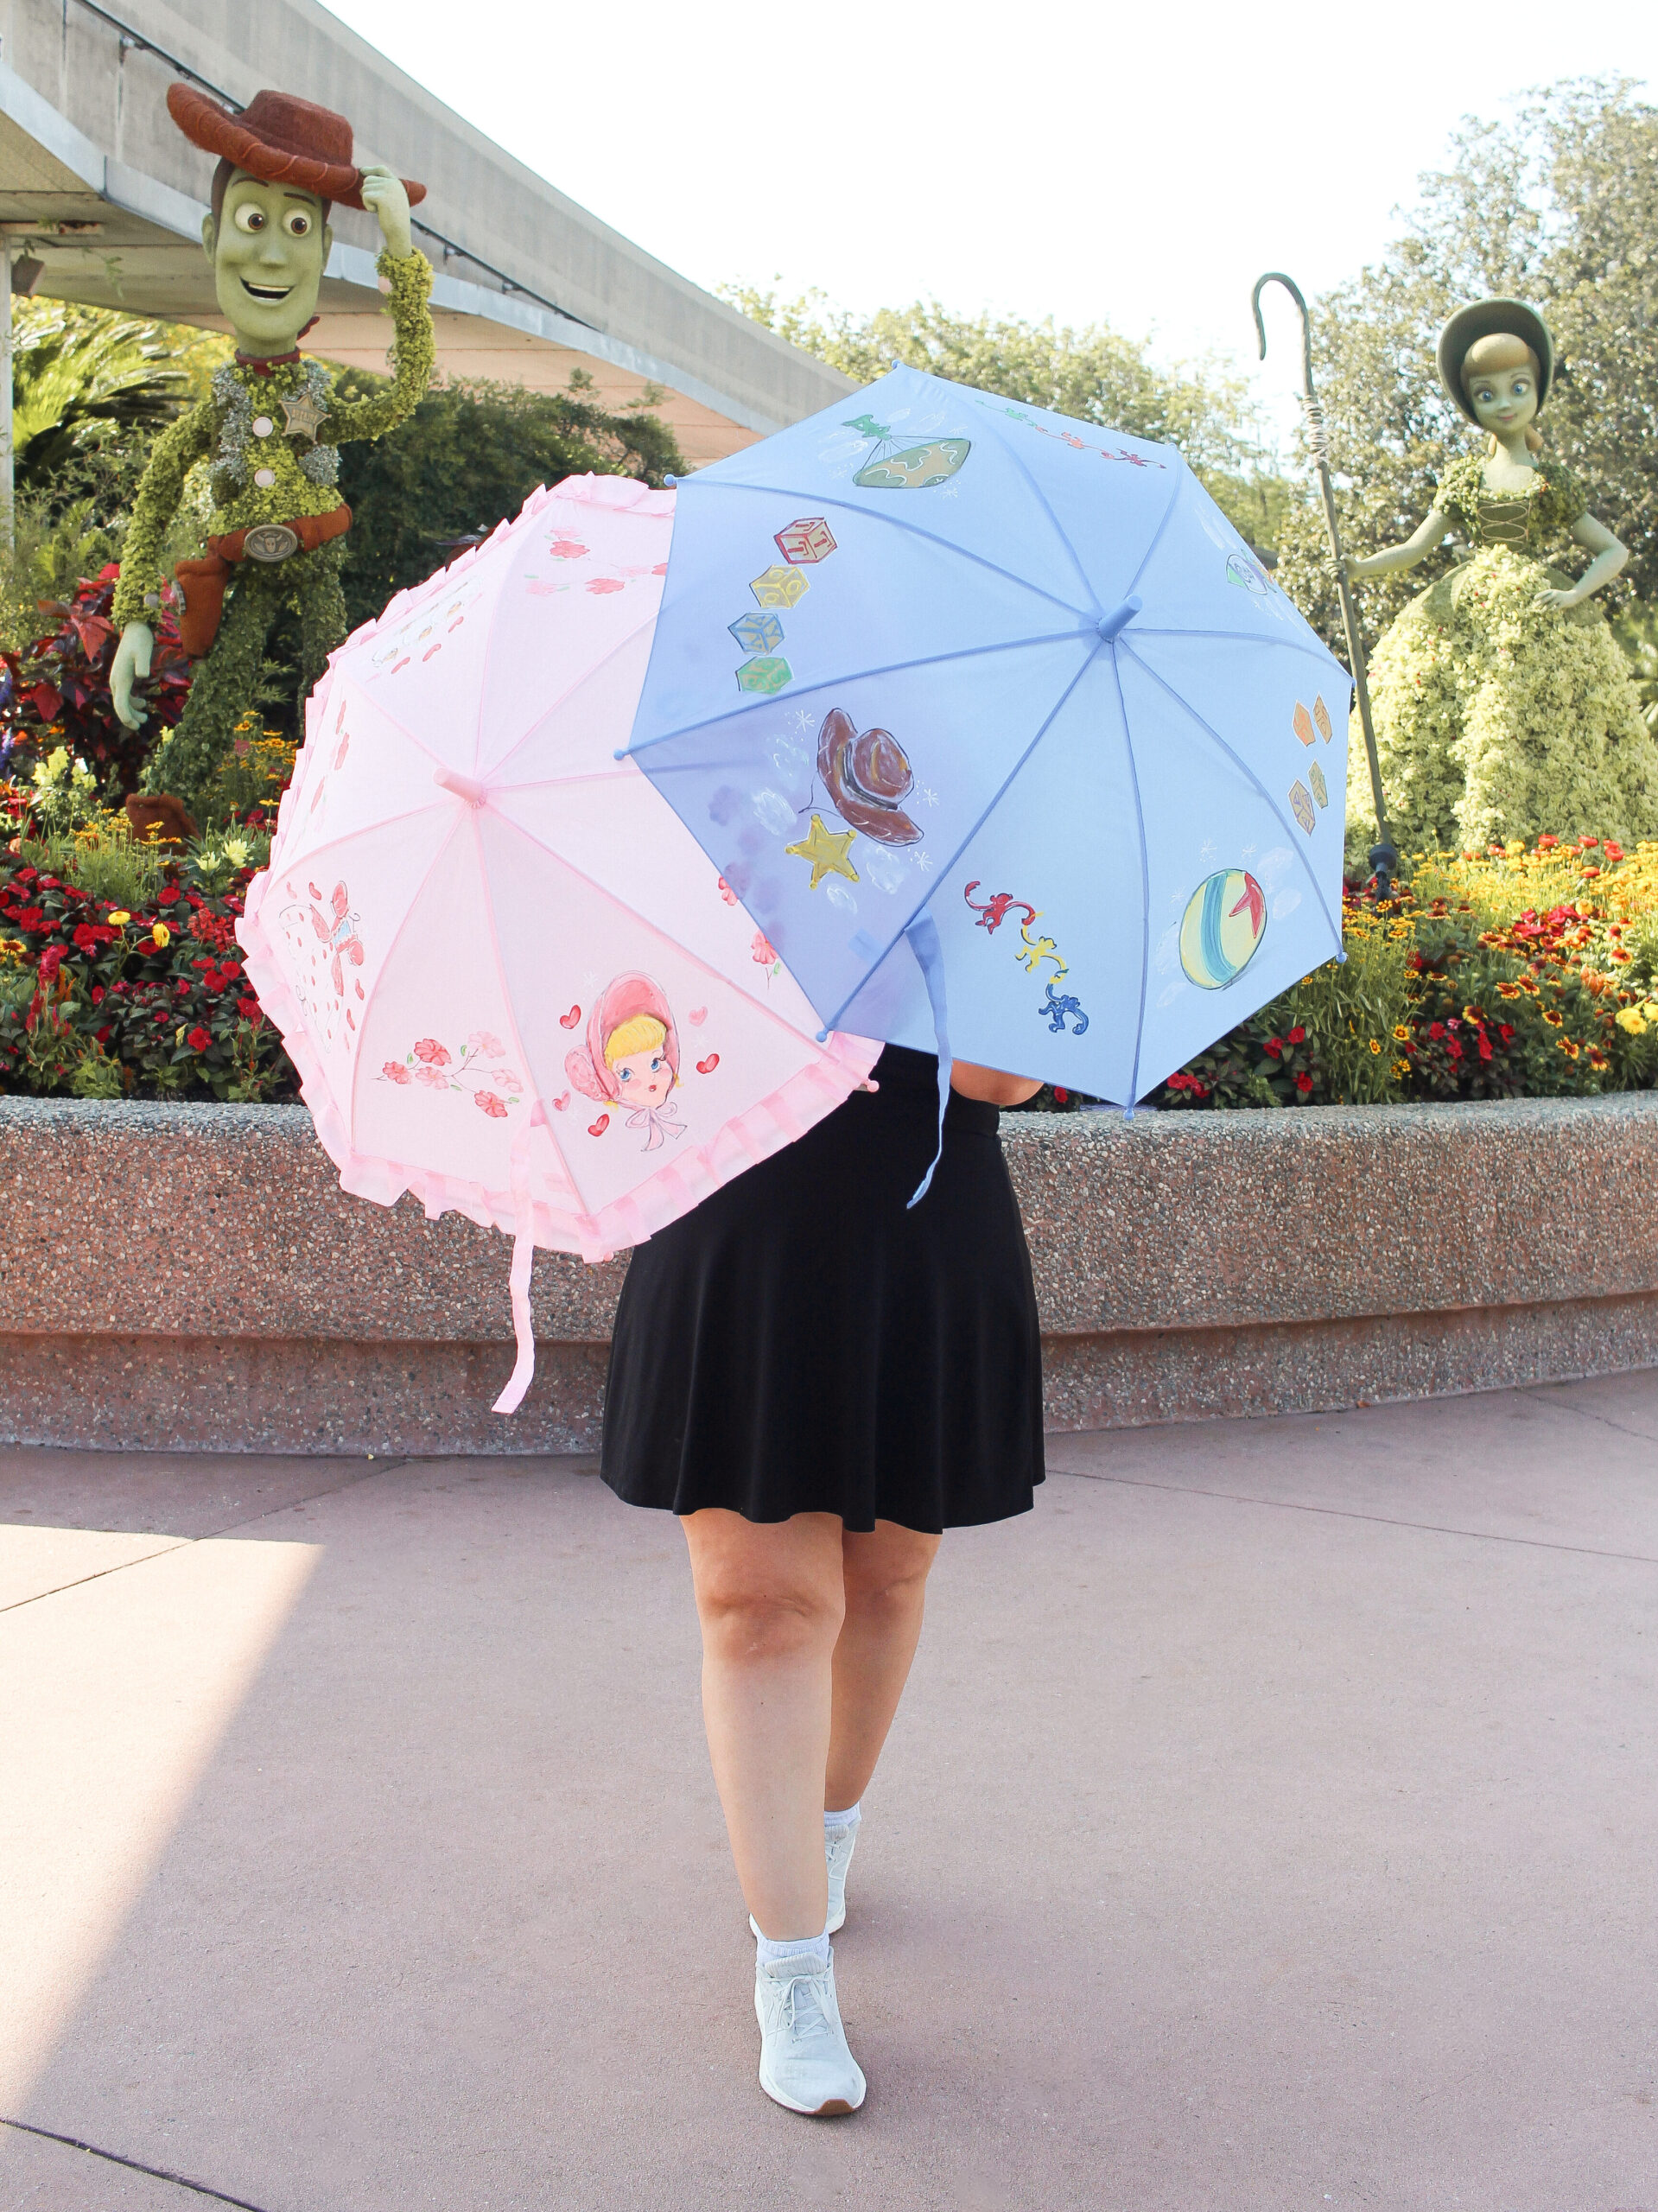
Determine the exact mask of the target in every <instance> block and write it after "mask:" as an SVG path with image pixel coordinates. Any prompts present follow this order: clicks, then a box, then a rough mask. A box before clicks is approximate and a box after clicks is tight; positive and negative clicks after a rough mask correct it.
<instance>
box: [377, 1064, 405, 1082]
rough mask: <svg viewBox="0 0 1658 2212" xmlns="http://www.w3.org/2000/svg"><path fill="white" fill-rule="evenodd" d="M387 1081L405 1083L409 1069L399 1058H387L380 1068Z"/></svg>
mask: <svg viewBox="0 0 1658 2212" xmlns="http://www.w3.org/2000/svg"><path fill="white" fill-rule="evenodd" d="M380 1073H381V1074H382V1075H383V1076H384V1077H385V1079H386V1081H387V1082H388V1083H407V1082H408V1080H409V1071H408V1069H407V1068H406V1067H405V1066H404V1065H403V1062H402V1061H401V1060H388V1061H387V1062H386V1064H385V1065H384V1067H383V1068H382V1069H381V1070H380Z"/></svg>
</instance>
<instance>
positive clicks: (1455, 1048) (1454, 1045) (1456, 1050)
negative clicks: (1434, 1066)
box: [1445, 1037, 1462, 1060]
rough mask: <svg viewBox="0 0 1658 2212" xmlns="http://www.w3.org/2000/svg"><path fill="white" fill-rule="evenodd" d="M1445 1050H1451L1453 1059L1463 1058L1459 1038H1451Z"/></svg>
mask: <svg viewBox="0 0 1658 2212" xmlns="http://www.w3.org/2000/svg"><path fill="white" fill-rule="evenodd" d="M1445 1050H1446V1052H1449V1053H1450V1055H1451V1057H1452V1059H1453V1060H1459V1059H1461V1058H1462V1046H1460V1045H1459V1044H1458V1042H1457V1040H1456V1039H1455V1038H1454V1037H1453V1038H1452V1039H1451V1041H1450V1043H1449V1044H1448V1045H1447V1046H1445Z"/></svg>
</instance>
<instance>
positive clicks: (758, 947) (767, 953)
mask: <svg viewBox="0 0 1658 2212" xmlns="http://www.w3.org/2000/svg"><path fill="white" fill-rule="evenodd" d="M748 957H749V958H750V959H751V960H753V961H755V962H757V963H758V964H759V966H760V967H762V968H769V967H770V966H771V964H772V962H773V961H774V960H775V959H776V958H777V954H776V952H775V951H774V950H772V946H771V944H769V943H768V941H767V939H766V937H765V931H762V930H756V931H755V932H754V942H753V944H751V945H750V946H749V948H748ZM415 1050H416V1052H418V1051H419V1050H420V1047H419V1046H418V1045H416V1047H415Z"/></svg>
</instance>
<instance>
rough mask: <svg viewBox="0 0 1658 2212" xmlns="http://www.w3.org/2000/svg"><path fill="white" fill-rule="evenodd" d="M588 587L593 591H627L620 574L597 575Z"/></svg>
mask: <svg viewBox="0 0 1658 2212" xmlns="http://www.w3.org/2000/svg"><path fill="white" fill-rule="evenodd" d="M626 589H627V586H626V584H625V583H624V582H622V580H621V578H620V577H619V576H595V577H594V580H593V582H591V583H590V584H589V585H588V590H589V591H593V592H607V591H626Z"/></svg>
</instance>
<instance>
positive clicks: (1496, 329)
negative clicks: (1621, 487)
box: [1346, 299, 1658, 850]
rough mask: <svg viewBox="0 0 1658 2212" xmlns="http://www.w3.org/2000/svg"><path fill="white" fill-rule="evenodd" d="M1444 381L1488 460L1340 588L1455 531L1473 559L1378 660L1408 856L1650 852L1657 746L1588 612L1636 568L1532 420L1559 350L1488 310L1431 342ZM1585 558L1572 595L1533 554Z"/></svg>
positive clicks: (1470, 458)
mask: <svg viewBox="0 0 1658 2212" xmlns="http://www.w3.org/2000/svg"><path fill="white" fill-rule="evenodd" d="M1553 369H1554V347H1553V340H1552V339H1551V338H1550V336H1549V333H1548V328H1547V325H1546V324H1545V322H1544V321H1543V319H1542V317H1541V316H1540V315H1538V314H1537V313H1536V311H1535V310H1534V308H1528V307H1526V306H1524V305H1522V304H1521V302H1519V301H1517V300H1497V299H1492V300H1480V301H1477V302H1475V303H1474V304H1473V305H1472V306H1471V307H1466V308H1461V309H1460V310H1459V311H1458V313H1457V314H1456V315H1452V318H1451V320H1450V321H1449V322H1447V323H1446V325H1445V330H1444V332H1443V333H1442V334H1441V336H1440V340H1439V374H1440V376H1441V378H1442V379H1443V380H1444V384H1445V390H1446V391H1448V392H1449V393H1450V395H1451V397H1452V399H1453V400H1454V401H1455V403H1456V404H1457V406H1458V408H1459V409H1460V410H1461V411H1462V412H1463V413H1464V415H1465V416H1467V417H1468V419H1469V420H1470V421H1471V422H1472V423H1477V424H1478V425H1479V426H1480V427H1481V428H1482V429H1485V430H1486V431H1488V432H1489V433H1490V437H1489V440H1488V442H1487V445H1486V449H1485V451H1484V453H1483V454H1469V455H1467V456H1465V457H1464V459H1462V460H1460V461H1452V464H1451V465H1450V467H1448V468H1446V470H1445V474H1444V475H1443V476H1442V477H1441V478H1440V480H1439V490H1438V492H1437V493H1436V495H1435V498H1434V502H1433V507H1432V512H1431V513H1430V514H1429V515H1428V516H1427V518H1426V520H1425V521H1424V522H1423V524H1422V525H1421V527H1420V530H1418V531H1416V533H1415V535H1414V536H1413V537H1411V538H1410V539H1409V540H1408V541H1407V543H1405V544H1403V545H1396V546H1393V547H1390V548H1389V549H1388V550H1387V551H1385V552H1382V553H1375V554H1372V555H1371V556H1370V557H1369V559H1368V560H1363V561H1349V562H1348V563H1347V564H1346V566H1347V574H1348V576H1349V577H1350V579H1356V578H1358V577H1362V576H1376V575H1386V574H1388V572H1389V571H1390V570H1393V569H1410V568H1414V567H1415V565H1416V563H1418V562H1419V561H1421V560H1423V559H1424V558H1425V557H1426V556H1427V555H1428V554H1429V553H1431V552H1432V550H1433V549H1434V547H1435V546H1437V545H1438V544H1439V543H1440V542H1441V540H1442V539H1443V538H1444V537H1445V533H1446V531H1449V530H1453V529H1454V530H1456V531H1458V532H1459V533H1460V534H1461V536H1462V537H1464V538H1465V539H1466V540H1467V542H1468V544H1469V546H1470V548H1471V551H1470V553H1469V555H1468V556H1466V557H1465V558H1464V559H1463V560H1461V561H1459V562H1458V563H1457V565H1456V566H1455V567H1454V568H1452V569H1451V570H1450V571H1449V573H1448V574H1447V575H1444V576H1442V577H1440V579H1439V582H1437V583H1436V584H1433V585H1432V586H1431V587H1430V588H1428V589H1427V590H1426V591H1425V592H1423V593H1422V594H1420V596H1419V597H1417V598H1416V599H1414V600H1413V601H1411V603H1410V605H1409V606H1408V607H1406V608H1405V609H1404V611H1403V612H1402V613H1401V614H1400V615H1399V616H1398V617H1397V619H1396V620H1394V622H1393V623H1392V625H1391V626H1389V627H1388V630H1387V631H1386V632H1384V633H1383V635H1382V639H1381V641H1380V643H1379V644H1378V645H1377V646H1376V649H1375V654H1374V655H1373V657H1372V658H1371V661H1370V686H1371V699H1372V703H1373V706H1374V709H1375V734H1376V746H1377V750H1378V752H1379V753H1380V756H1381V764H1382V778H1383V780H1384V783H1385V785H1386V788H1387V791H1388V800H1389V804H1390V811H1391V814H1392V817H1393V826H1394V835H1395V836H1396V838H1397V840H1398V842H1399V844H1400V846H1401V849H1405V850H1410V849H1413V848H1414V849H1444V848H1447V847H1450V848H1453V849H1454V848H1464V847H1467V846H1471V845H1484V844H1487V843H1490V842H1494V841H1495V842H1503V841H1506V840H1507V839H1509V838H1512V837H1531V836H1536V835H1537V834H1538V833H1539V832H1540V831H1542V830H1553V831H1555V832H1557V833H1559V834H1560V835H1562V836H1570V835H1573V834H1578V833H1583V832H1591V833H1593V834H1596V835H1598V836H1608V837H1616V838H1617V839H1619V840H1620V841H1621V842H1623V843H1626V844H1628V843H1632V842H1635V841H1636V839H1638V838H1641V837H1650V836H1658V745H1655V743H1654V741H1653V738H1652V736H1651V734H1649V732H1648V729H1647V728H1646V726H1645V724H1644V722H1643V721H1642V718H1641V711H1640V702H1639V701H1638V699H1637V696H1636V690H1635V687H1634V685H1633V683H1631V681H1630V678H1629V669H1628V665H1627V664H1626V662H1625V660H1624V658H1623V653H1622V652H1620V651H1619V649H1618V646H1617V640H1616V639H1614V638H1613V636H1612V634H1611V632H1610V630H1609V629H1608V627H1607V626H1606V623H1605V620H1604V617H1603V616H1602V614H1601V612H1600V610H1599V609H1598V607H1593V606H1591V604H1590V603H1589V602H1590V600H1591V596H1592V594H1594V593H1596V592H1598V591H1599V590H1600V589H1601V588H1602V587H1603V586H1604V585H1605V584H1608V583H1610V581H1611V580H1612V578H1613V577H1614V576H1615V575H1617V572H1618V570H1619V569H1621V568H1622V567H1623V564H1624V562H1625V561H1626V560H1627V559H1628V557H1629V556H1628V553H1627V551H1626V550H1625V549H1624V547H1623V545H1621V544H1620V543H1618V541H1617V538H1616V537H1613V535H1612V533H1611V531H1610V530H1608V529H1607V528H1606V526H1605V524H1604V523H1601V522H1598V521H1597V520H1596V518H1594V516H1593V515H1591V514H1590V513H1589V512H1587V510H1586V507H1585V501H1584V498H1583V495H1582V493H1581V492H1580V491H1579V488H1578V486H1577V484H1576V482H1575V480H1573V478H1572V474H1571V472H1570V471H1569V470H1568V469H1566V467H1563V466H1562V465H1561V464H1560V462H1559V461H1553V460H1549V459H1547V457H1545V456H1544V455H1543V454H1542V439H1541V437H1540V435H1539V434H1538V432H1537V430H1536V429H1534V418H1535V416H1536V415H1537V413H1538V411H1539V410H1540V408H1541V406H1542V404H1543V402H1544V401H1545V399H1547V396H1548V390H1549V385H1550V383H1551V381H1552V379H1553ZM1568 536H1569V537H1571V538H1572V541H1573V543H1576V544H1579V545H1581V546H1582V547H1583V548H1584V549H1585V551H1587V552H1588V553H1589V554H1591V556H1592V558H1591V561H1590V563H1589V566H1588V567H1587V569H1585V571H1584V573H1583V575H1581V576H1580V577H1579V579H1578V581H1577V582H1575V583H1574V582H1572V579H1571V578H1570V577H1569V576H1566V575H1562V574H1561V573H1560V570H1559V569H1553V568H1549V567H1547V565H1546V564H1545V563H1544V561H1543V559H1542V551H1543V549H1544V548H1545V547H1546V546H1547V545H1548V544H1549V543H1551V541H1554V540H1558V539H1559V538H1560V537H1568Z"/></svg>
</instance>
